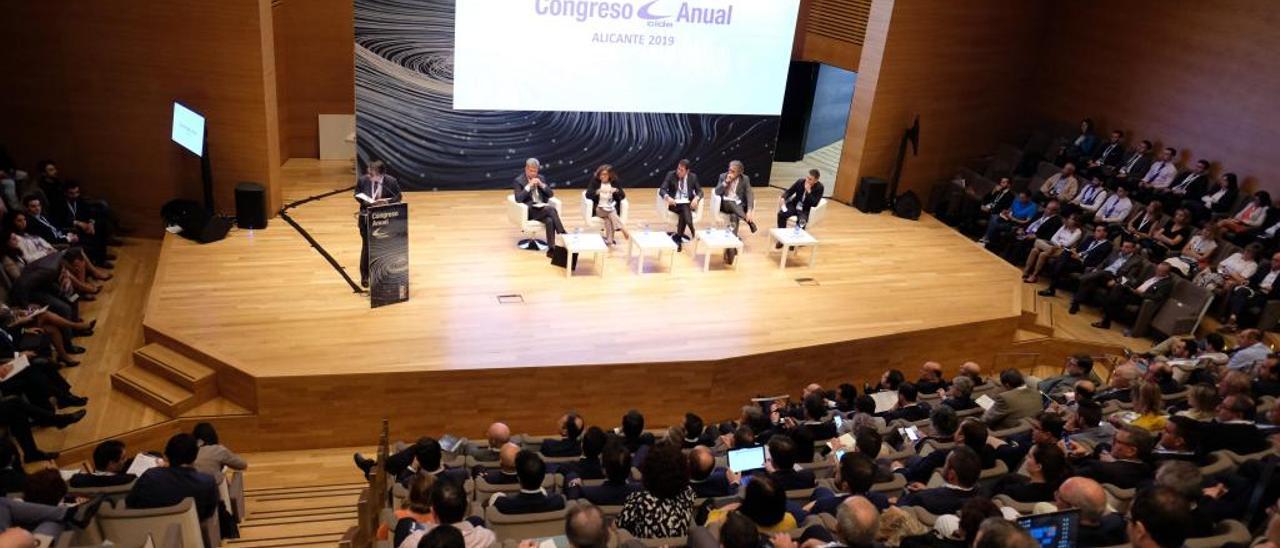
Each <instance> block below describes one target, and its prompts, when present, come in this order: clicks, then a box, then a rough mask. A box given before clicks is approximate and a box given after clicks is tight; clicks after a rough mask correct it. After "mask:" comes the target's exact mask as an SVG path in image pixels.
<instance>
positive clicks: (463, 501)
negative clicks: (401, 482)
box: [399, 478, 498, 548]
mask: <svg viewBox="0 0 1280 548" xmlns="http://www.w3.org/2000/svg"><path fill="white" fill-rule="evenodd" d="M470 506H471V504H470V501H468V500H467V492H466V490H465V489H463V487H462V484H459V483H456V482H454V481H453V480H451V479H448V478H443V479H442V480H441V481H437V482H435V485H434V486H433V487H432V488H431V513H432V515H434V516H435V519H436V522H437V523H439V524H440V525H448V526H451V527H453V528H454V529H457V530H458V531H459V532H460V533H462V540H463V544H464V545H465V546H466V548H490V547H491V546H493V545H494V544H497V543H498V537H497V535H495V534H494V533H493V531H490V530H489V529H486V528H484V527H480V526H477V525H475V524H473V523H471V522H469V521H467V519H466V517H467V512H468V511H470V509H471V508H470ZM426 534H427V532H426V531H425V530H423V531H417V532H415V533H413V534H411V535H409V536H408V537H407V538H405V539H404V541H403V542H401V543H400V544H399V548H415V547H417V546H418V544H419V542H421V541H422V537H424V536H426Z"/></svg>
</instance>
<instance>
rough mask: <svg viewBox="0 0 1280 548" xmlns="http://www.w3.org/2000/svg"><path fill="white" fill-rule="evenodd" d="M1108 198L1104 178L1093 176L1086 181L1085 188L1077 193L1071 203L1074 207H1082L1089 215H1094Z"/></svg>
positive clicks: (1085, 213) (1081, 209)
mask: <svg viewBox="0 0 1280 548" xmlns="http://www.w3.org/2000/svg"><path fill="white" fill-rule="evenodd" d="M1106 200H1107V189H1105V188H1103V187H1102V179H1099V178H1097V177H1093V178H1091V179H1089V181H1088V182H1087V183H1085V185H1084V188H1081V189H1080V192H1079V193H1078V194H1076V197H1075V199H1074V200H1071V203H1072V204H1073V206H1074V207H1077V208H1079V209H1080V211H1081V212H1083V213H1084V215H1085V216H1087V217H1092V216H1093V215H1095V214H1096V213H1097V211H1098V208H1100V207H1102V204H1103V202H1105V201H1106Z"/></svg>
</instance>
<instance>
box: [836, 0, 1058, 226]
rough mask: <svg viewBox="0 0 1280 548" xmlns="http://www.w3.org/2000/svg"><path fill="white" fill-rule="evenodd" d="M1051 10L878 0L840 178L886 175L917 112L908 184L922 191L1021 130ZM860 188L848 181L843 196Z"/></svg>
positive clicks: (986, 2)
mask: <svg viewBox="0 0 1280 548" xmlns="http://www.w3.org/2000/svg"><path fill="white" fill-rule="evenodd" d="M1047 15H1048V3H1047V2H1042V1H1036V0H1033V1H1027V2H1009V1H1007V0H972V1H969V2H936V1H931V0H875V1H874V2H872V6H871V13H870V17H869V22H868V25H867V32H866V38H865V40H864V43H863V46H862V52H861V58H860V60H859V64H858V81H857V86H856V88H855V91H854V95H853V107H852V109H851V114H850V120H849V127H848V130H847V132H846V134H845V147H844V151H843V153H842V155H841V158H840V162H841V164H840V173H839V179H840V180H842V181H858V180H860V178H861V177H866V176H871V177H883V178H886V179H887V178H888V177H889V176H890V174H891V173H892V170H893V164H894V160H895V158H896V156H897V152H898V143H899V140H900V138H901V136H902V133H903V131H904V130H905V129H906V128H907V127H908V126H910V125H911V121H912V119H913V118H914V117H915V116H916V115H919V116H920V120H921V127H922V132H921V136H920V154H919V156H914V157H912V156H908V157H907V160H906V163H905V166H904V168H903V174H902V182H901V184H900V186H899V192H905V191H907V190H914V191H915V192H916V194H917V195H919V196H920V197H921V198H922V199H923V198H925V197H927V195H928V189H929V187H930V186H931V185H932V183H933V182H935V181H937V180H939V179H941V178H943V177H946V176H948V175H950V174H952V173H953V172H954V171H955V169H956V166H957V165H959V164H961V163H962V162H963V161H964V160H966V159H970V158H974V157H977V156H982V155H985V154H990V153H991V151H993V150H994V149H995V147H996V145H997V144H999V143H1000V142H1001V141H1002V140H1007V139H1009V138H1011V136H1013V135H1015V134H1017V133H1018V132H1019V131H1021V130H1022V128H1024V127H1025V125H1026V124H1025V117H1026V114H1027V112H1028V108H1029V98H1028V96H1029V95H1030V94H1031V93H1030V92H1031V91H1032V90H1033V84H1034V83H1035V81H1036V79H1035V74H1036V63H1037V61H1038V52H1039V51H1040V50H1041V49H1042V47H1043V42H1044V39H1043V35H1044V31H1045V29H1047V28H1048V21H1047V19H1046V16H1047ZM854 191H855V185H839V186H838V187H837V189H836V198H838V199H840V200H842V201H849V200H851V199H852V198H853V195H854Z"/></svg>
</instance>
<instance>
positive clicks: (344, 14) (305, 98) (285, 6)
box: [272, 0, 356, 159]
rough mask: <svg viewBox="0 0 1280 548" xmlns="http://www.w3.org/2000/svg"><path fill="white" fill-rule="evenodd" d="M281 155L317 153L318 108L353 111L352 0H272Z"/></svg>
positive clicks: (327, 111) (329, 111)
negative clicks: (273, 0)
mask: <svg viewBox="0 0 1280 548" xmlns="http://www.w3.org/2000/svg"><path fill="white" fill-rule="evenodd" d="M272 11H273V17H272V22H273V24H274V27H275V38H276V40H275V46H276V48H275V50H276V76H277V78H276V84H277V85H276V88H277V90H278V92H279V98H280V148H281V156H280V157H281V158H283V159H288V158H319V157H320V145H319V126H318V124H317V122H316V116H317V115H320V114H352V113H354V112H355V108H356V106H355V101H356V99H355V84H354V81H355V53H354V49H353V47H352V41H353V34H352V25H353V22H354V18H355V8H354V7H353V3H352V1H351V0H275V5H274V9H273V10H272Z"/></svg>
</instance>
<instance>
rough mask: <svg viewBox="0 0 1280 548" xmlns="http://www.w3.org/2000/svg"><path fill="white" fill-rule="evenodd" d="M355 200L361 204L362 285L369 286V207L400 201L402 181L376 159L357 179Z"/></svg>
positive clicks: (358, 221) (357, 220) (358, 222)
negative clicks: (389, 172)
mask: <svg viewBox="0 0 1280 548" xmlns="http://www.w3.org/2000/svg"><path fill="white" fill-rule="evenodd" d="M355 196H356V198H355V200H356V203H357V204H360V214H359V215H358V216H357V217H356V224H357V225H359V227H360V286H361V287H369V227H368V224H369V207H370V206H380V205H385V204H396V203H400V198H401V196H400V182H399V181H397V180H396V178H395V177H392V176H391V175H390V174H388V173H387V166H386V164H383V163H382V160H374V161H372V162H369V165H367V166H365V168H364V175H363V176H362V177H360V178H359V179H357V180H356V190H355Z"/></svg>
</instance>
